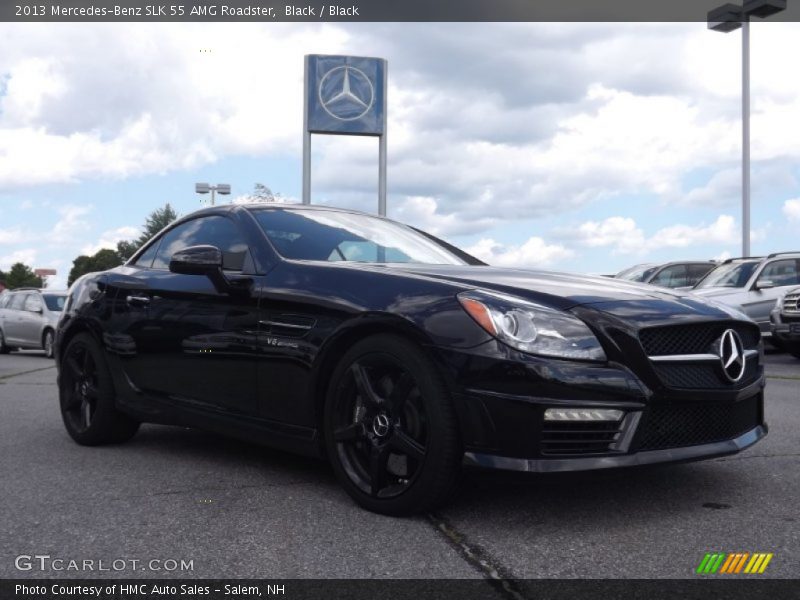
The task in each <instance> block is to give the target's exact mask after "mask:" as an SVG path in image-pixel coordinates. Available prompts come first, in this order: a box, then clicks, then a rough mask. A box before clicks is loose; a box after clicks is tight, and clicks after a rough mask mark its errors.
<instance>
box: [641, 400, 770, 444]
mask: <svg viewBox="0 0 800 600" xmlns="http://www.w3.org/2000/svg"><path fill="white" fill-rule="evenodd" d="M761 414H762V408H761V396H760V395H756V396H753V397H751V398H748V399H746V400H742V401H740V402H735V403H730V402H726V403H721V402H716V403H703V402H699V403H697V404H685V403H682V404H664V405H654V406H652V407H651V408H650V409H649V410H648V411H647V413H646V414H645V416H644V417H643V421H644V422H643V423H642V425H641V427H640V429H639V434H638V435H637V438H638V439H637V440H636V441H635V443H634V445H635V447H636V449H637V450H663V449H666V448H681V447H685V446H698V445H701V444H711V443H714V442H721V441H724V440H731V439H733V438H735V437H738V436H739V435H741V434H743V433H745V432H746V431H750V430H751V429H753V428H755V427H757V426H758V425H760V424H761V422H762V416H761Z"/></svg>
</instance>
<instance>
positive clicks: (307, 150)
mask: <svg viewBox="0 0 800 600" xmlns="http://www.w3.org/2000/svg"><path fill="white" fill-rule="evenodd" d="M309 58H310V57H309V56H308V55H306V57H305V66H304V67H303V82H304V83H303V204H311V132H310V131H309V130H308V93H309V90H308V59H309Z"/></svg>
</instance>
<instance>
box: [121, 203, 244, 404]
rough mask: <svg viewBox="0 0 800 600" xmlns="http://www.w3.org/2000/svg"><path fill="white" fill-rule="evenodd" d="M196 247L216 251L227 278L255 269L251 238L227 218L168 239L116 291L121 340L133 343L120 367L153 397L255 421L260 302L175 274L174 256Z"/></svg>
mask: <svg viewBox="0 0 800 600" xmlns="http://www.w3.org/2000/svg"><path fill="white" fill-rule="evenodd" d="M197 245H212V246H216V247H218V248H219V249H220V250H221V251H222V252H223V267H224V272H225V273H226V274H227V275H229V276H236V275H239V276H241V275H242V273H243V272H244V273H247V272H248V270H250V269H252V260H251V259H250V252H249V248H248V245H247V243H246V241H245V238H244V236H243V235H242V232H241V231H240V229H239V227H238V224H237V223H236V222H235V221H234V220H233V219H231V218H229V217H227V216H223V215H205V216H200V217H197V218H195V219H192V220H190V221H185V222H183V223H181V224H179V225H177V226H176V227H174V228H172V229H170V230H169V231H167V232H166V233H165V234H163V235H162V236H161V237H160V238H159V239H158V240H156V241H155V242H154V243H153V244H151V246H150V247H148V249H147V251H146V252H145V253H144V255H143V256H142V258H140V259H139V260H138V261H137V263H136V265H135V266H134V268H133V269H132V270H131V272H130V274H129V275H128V276H126V278H125V280H124V281H123V282H122V283H120V282H118V283H117V284H116V285H118V286H119V289H118V290H117V292H116V293H117V295H118V298H117V301H116V302H115V303H114V304H115V307H116V308H115V310H117V311H118V313H119V314H117V315H115V318H114V322H115V323H116V324H117V327H118V331H116V332H115V334H116V335H117V336H119V337H118V339H123V340H127V342H126V344H127V346H125V347H126V348H127V350H126V351H125V352H122V353H121V356H120V361H121V364H122V366H123V369H124V370H125V372H126V375H127V376H128V378H129V379H130V381H131V382H132V383H133V384H134V386H136V387H137V388H138V389H140V390H143V391H145V392H146V393H148V394H149V395H151V396H152V397H156V398H159V399H161V400H169V401H179V402H180V401H184V402H190V403H193V404H197V405H205V406H207V407H213V408H218V409H225V410H228V411H233V412H240V413H246V414H252V413H254V412H255V410H256V406H255V404H256V374H255V353H256V338H257V335H258V305H257V302H258V301H257V298H256V296H255V295H254V294H252V293H248V292H243V293H229V292H226V291H220V290H218V289H216V288H215V286H214V285H213V284H212V282H211V280H210V279H209V278H208V277H206V276H204V275H183V274H177V273H172V272H170V271H169V261H170V259H171V257H172V255H173V254H174V253H175V252H177V251H179V250H181V249H183V248H187V247H189V246H197Z"/></svg>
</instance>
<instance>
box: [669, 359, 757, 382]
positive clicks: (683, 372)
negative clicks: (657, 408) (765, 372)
mask: <svg viewBox="0 0 800 600" xmlns="http://www.w3.org/2000/svg"><path fill="white" fill-rule="evenodd" d="M653 367H654V368H655V370H656V374H657V375H658V377H659V379H661V381H662V382H663V383H664V385H666V386H667V387H670V388H676V389H688V390H713V389H730V388H731V386H732V385H734V384H733V383H731V381H729V380H728V379H727V378H726V377H725V376H724V375H723V374H722V368H721V366H720V365H719V364H716V363H710V364H709V363H679V364H678V363H676V364H664V363H662V364H654V365H653ZM760 372H761V369H760V368H759V364H758V357H752V358H750V359H748V361H747V363H746V365H745V370H744V375H742V378H741V380H739V381H738V382H737V383H736V384H735V385H738V386H745V385H749V384H751V383H753V382H754V381H755V380H756V379H757V378H758V375H759V373H760Z"/></svg>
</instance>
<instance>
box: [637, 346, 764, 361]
mask: <svg viewBox="0 0 800 600" xmlns="http://www.w3.org/2000/svg"><path fill="white" fill-rule="evenodd" d="M757 354H758V350H753V349H752V348H751V349H750V350H745V351H744V356H745V358H750V357H751V356H756V355H757ZM647 358H649V359H650V360H652V361H653V362H712V361H719V360H720V358H719V356H718V355H716V354H663V355H661V356H648V357H647Z"/></svg>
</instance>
